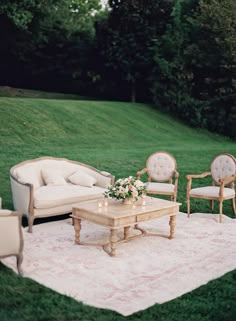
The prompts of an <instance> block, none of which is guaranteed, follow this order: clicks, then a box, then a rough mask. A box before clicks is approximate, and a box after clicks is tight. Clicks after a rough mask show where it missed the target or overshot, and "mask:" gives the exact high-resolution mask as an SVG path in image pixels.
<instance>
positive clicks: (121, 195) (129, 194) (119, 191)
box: [104, 176, 147, 201]
mask: <svg viewBox="0 0 236 321" xmlns="http://www.w3.org/2000/svg"><path fill="white" fill-rule="evenodd" d="M146 190H147V186H146V184H145V183H143V182H142V181H141V180H139V179H137V178H136V177H133V176H129V177H126V178H120V179H118V180H117V181H116V182H115V183H114V185H109V186H108V191H106V192H105V193H104V196H105V197H108V198H116V199H118V200H120V199H122V200H125V199H133V200H136V201H137V200H138V198H139V197H142V196H144V195H146Z"/></svg>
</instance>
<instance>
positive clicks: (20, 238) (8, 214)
mask: <svg viewBox="0 0 236 321" xmlns="http://www.w3.org/2000/svg"><path fill="white" fill-rule="evenodd" d="M1 212H2V213H3V214H1ZM14 217H15V218H16V220H17V224H16V225H17V230H16V231H15V233H18V235H17V238H18V242H19V246H18V249H16V250H14V251H12V252H11V251H10V252H9V253H7V252H6V254H4V255H0V260H1V259H3V258H6V257H9V256H15V257H16V264H17V270H18V273H19V274H20V275H23V270H22V267H21V265H22V261H23V247H24V239H23V232H22V225H21V224H22V213H21V212H17V211H10V210H4V209H0V225H1V219H7V218H9V224H11V222H12V219H13V218H14ZM10 227H11V226H10ZM10 227H9V228H10ZM6 242H7V240H6ZM1 246H4V245H3V244H1V245H0V247H1ZM3 252H4V251H3Z"/></svg>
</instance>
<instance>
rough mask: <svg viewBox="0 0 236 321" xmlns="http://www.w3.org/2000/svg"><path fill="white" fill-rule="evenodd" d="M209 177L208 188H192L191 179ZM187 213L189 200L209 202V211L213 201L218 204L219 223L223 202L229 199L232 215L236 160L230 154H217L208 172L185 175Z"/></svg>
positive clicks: (235, 211) (212, 207)
mask: <svg viewBox="0 0 236 321" xmlns="http://www.w3.org/2000/svg"><path fill="white" fill-rule="evenodd" d="M207 176H211V179H212V184H211V185H210V186H202V185H201V186H200V187H194V188H193V187H192V182H193V179H202V178H205V177H207ZM186 178H187V180H188V183H187V211H188V216H190V199H191V198H202V199H206V200H210V204H211V210H212V211H213V209H214V201H218V202H219V221H220V222H222V211H223V201H225V200H228V199H231V201H232V207H233V211H234V214H236V209H235V189H234V181H235V180H236V159H235V158H234V156H232V155H230V154H226V153H223V154H219V155H217V156H216V157H214V158H213V160H212V162H211V165H210V171H208V172H204V173H201V174H197V175H195V174H194V175H192V174H191V175H187V176H186Z"/></svg>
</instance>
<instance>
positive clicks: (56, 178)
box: [42, 168, 67, 185]
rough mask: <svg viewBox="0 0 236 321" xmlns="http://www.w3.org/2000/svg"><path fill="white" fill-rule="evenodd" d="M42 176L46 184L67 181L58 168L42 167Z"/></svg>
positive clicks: (62, 183)
mask: <svg viewBox="0 0 236 321" xmlns="http://www.w3.org/2000/svg"><path fill="white" fill-rule="evenodd" d="M42 177H43V180H44V183H45V184H46V185H66V184H67V182H66V180H65V178H64V177H63V176H62V173H61V171H60V170H58V169H54V168H43V169H42Z"/></svg>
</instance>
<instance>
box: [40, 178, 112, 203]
mask: <svg viewBox="0 0 236 321" xmlns="http://www.w3.org/2000/svg"><path fill="white" fill-rule="evenodd" d="M105 191H106V189H105V188H102V187H98V186H93V187H85V186H78V185H74V184H70V183H68V184H67V185H57V186H56V185H47V186H42V187H40V188H39V189H37V190H36V191H35V195H34V196H35V197H34V207H36V208H52V207H57V206H62V205H67V204H73V203H77V202H81V201H87V200H89V199H94V198H99V197H101V196H102V194H103V193H104V192H105Z"/></svg>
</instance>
